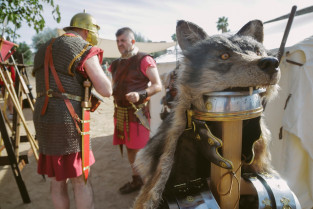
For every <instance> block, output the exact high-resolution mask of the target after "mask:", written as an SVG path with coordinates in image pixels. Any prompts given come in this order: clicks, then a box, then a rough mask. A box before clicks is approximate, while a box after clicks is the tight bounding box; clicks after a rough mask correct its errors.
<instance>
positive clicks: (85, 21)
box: [63, 13, 100, 45]
mask: <svg viewBox="0 0 313 209" xmlns="http://www.w3.org/2000/svg"><path fill="white" fill-rule="evenodd" d="M71 28H80V29H85V30H88V31H89V32H88V36H87V39H86V41H88V42H89V43H91V44H92V45H96V44H97V43H98V31H99V30H100V27H99V25H97V23H96V19H95V18H94V17H92V16H91V15H90V14H88V13H78V14H76V15H74V16H73V17H72V19H71V23H70V26H69V27H65V28H63V30H65V31H67V30H70V29H71Z"/></svg>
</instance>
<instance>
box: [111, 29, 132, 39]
mask: <svg viewBox="0 0 313 209" xmlns="http://www.w3.org/2000/svg"><path fill="white" fill-rule="evenodd" d="M125 33H128V34H132V35H134V31H133V30H132V29H130V28H129V27H124V28H120V29H118V30H117V31H116V33H115V37H118V36H120V35H123V34H125Z"/></svg>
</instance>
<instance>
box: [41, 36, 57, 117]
mask: <svg viewBox="0 0 313 209" xmlns="http://www.w3.org/2000/svg"><path fill="white" fill-rule="evenodd" d="M54 40H55V39H54V38H53V39H52V40H51V42H50V44H49V46H48V47H47V49H46V54H45V63H44V67H45V88H46V92H48V90H49V54H50V52H51V53H52V44H53V42H54ZM48 102H49V97H48V95H46V97H45V101H44V104H43V106H42V109H41V115H44V114H45V113H46V110H47V107H48Z"/></svg>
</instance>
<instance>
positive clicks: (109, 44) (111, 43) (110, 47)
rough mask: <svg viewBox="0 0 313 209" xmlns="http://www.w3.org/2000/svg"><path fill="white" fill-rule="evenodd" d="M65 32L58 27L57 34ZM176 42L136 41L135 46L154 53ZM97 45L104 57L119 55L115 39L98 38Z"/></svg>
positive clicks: (142, 50)
mask: <svg viewBox="0 0 313 209" xmlns="http://www.w3.org/2000/svg"><path fill="white" fill-rule="evenodd" d="M64 33H65V32H64V31H63V30H61V29H58V35H59V36H60V35H62V34H64ZM175 45H176V42H136V46H137V47H138V48H139V50H140V51H141V52H145V53H148V54H150V53H154V52H159V51H163V50H166V49H167V48H169V47H172V46H175ZM97 46H98V47H99V48H101V49H102V50H103V57H106V58H118V57H120V56H121V54H120V53H119V51H118V49H117V45H116V41H115V40H109V39H103V38H98V44H97Z"/></svg>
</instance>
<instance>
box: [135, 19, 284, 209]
mask: <svg viewBox="0 0 313 209" xmlns="http://www.w3.org/2000/svg"><path fill="white" fill-rule="evenodd" d="M176 34H177V38H178V43H179V45H180V47H181V48H182V50H183V54H184V59H183V63H182V68H181V69H180V70H178V73H179V74H178V79H177V89H178V95H177V98H176V105H175V107H174V108H173V111H172V112H171V114H170V115H169V116H168V117H167V119H166V120H165V121H163V123H162V124H161V126H160V127H159V129H158V132H157V133H156V135H155V136H154V137H152V138H151V139H150V141H149V143H148V144H147V146H146V147H145V148H144V149H143V150H141V151H140V152H139V153H138V155H137V160H136V166H137V168H138V169H139V171H140V173H141V175H142V176H143V177H144V178H145V180H146V183H145V185H144V186H143V188H142V189H141V191H140V194H139V195H138V197H137V199H136V201H135V203H134V206H133V208H135V209H143V208H144V209H156V208H158V206H159V204H160V202H161V200H162V193H163V191H164V188H165V187H166V184H167V181H168V178H169V176H170V174H171V171H172V168H173V164H174V155H175V151H176V147H177V143H178V139H179V138H180V136H181V135H182V133H183V132H184V130H185V126H186V115H185V112H186V110H188V109H190V107H191V106H193V107H195V108H196V109H198V110H200V111H201V110H202V111H204V110H205V109H206V108H205V105H204V101H203V95H204V94H206V93H208V92H212V91H222V90H225V89H229V88H236V87H250V86H253V87H255V86H263V87H266V88H267V93H266V94H265V95H263V96H264V99H266V100H268V99H269V98H270V97H272V96H273V95H275V94H276V89H277V88H278V86H277V83H278V80H279V78H280V72H279V70H278V69H276V68H275V69H274V70H273V69H272V71H271V72H268V69H267V67H266V66H267V63H265V67H263V69H261V68H260V67H259V66H258V63H259V62H260V60H262V59H265V58H267V57H268V55H267V53H266V50H265V49H264V47H263V45H262V41H263V24H262V22H261V21H259V20H254V21H250V22H249V23H247V24H246V25H245V26H244V27H243V28H242V29H241V30H239V32H238V33H237V34H235V35H230V34H220V35H215V36H212V37H208V36H207V35H206V33H205V32H204V31H203V30H202V29H201V28H200V27H199V26H197V25H195V24H193V23H191V22H187V21H184V20H181V21H179V22H178V23H177V31H176ZM223 54H227V55H229V58H227V59H222V55H223ZM265 61H266V60H265ZM275 65H276V63H275ZM261 129H262V136H261V138H262V143H263V144H262V146H263V147H262V148H260V149H261V150H260V153H261V154H260V157H259V158H258V156H256V158H257V159H259V161H258V162H257V164H256V165H252V166H251V170H252V171H264V170H266V171H269V170H270V164H269V161H270V156H269V154H268V152H266V151H264V150H265V149H266V146H267V143H268V139H269V136H268V135H269V134H268V131H267V129H266V127H265V126H264V125H263V122H261ZM256 149H257V148H256ZM257 153H258V152H257Z"/></svg>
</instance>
